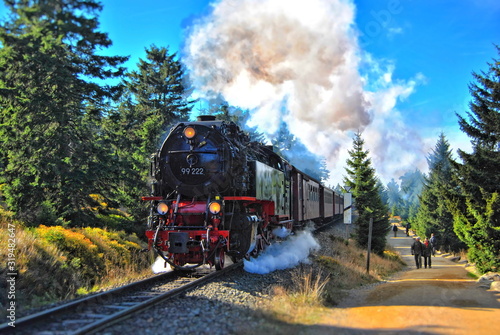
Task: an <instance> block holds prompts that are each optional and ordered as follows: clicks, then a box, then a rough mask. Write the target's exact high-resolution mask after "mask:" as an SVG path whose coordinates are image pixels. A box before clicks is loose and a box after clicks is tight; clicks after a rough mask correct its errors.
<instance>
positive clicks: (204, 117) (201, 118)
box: [196, 115, 215, 121]
mask: <svg viewBox="0 0 500 335" xmlns="http://www.w3.org/2000/svg"><path fill="white" fill-rule="evenodd" d="M196 120H197V121H215V116H213V115H200V116H198V117H197V118H196Z"/></svg>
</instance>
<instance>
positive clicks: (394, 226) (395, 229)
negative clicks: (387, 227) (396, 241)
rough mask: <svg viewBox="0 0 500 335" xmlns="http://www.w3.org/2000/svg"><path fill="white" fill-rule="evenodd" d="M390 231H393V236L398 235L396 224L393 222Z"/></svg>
mask: <svg viewBox="0 0 500 335" xmlns="http://www.w3.org/2000/svg"><path fill="white" fill-rule="evenodd" d="M392 231H393V232H394V237H396V236H397V235H398V226H396V225H395V224H394V225H392Z"/></svg>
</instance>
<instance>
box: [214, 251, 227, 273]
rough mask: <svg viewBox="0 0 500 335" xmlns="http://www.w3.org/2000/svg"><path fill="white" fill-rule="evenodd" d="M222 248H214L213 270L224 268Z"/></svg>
mask: <svg viewBox="0 0 500 335" xmlns="http://www.w3.org/2000/svg"><path fill="white" fill-rule="evenodd" d="M225 255H226V254H225V252H224V248H217V249H215V256H214V263H215V270H217V271H219V270H222V269H223V268H224V257H225Z"/></svg>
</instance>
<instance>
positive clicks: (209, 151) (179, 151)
mask: <svg viewBox="0 0 500 335" xmlns="http://www.w3.org/2000/svg"><path fill="white" fill-rule="evenodd" d="M191 152H193V150H175V151H174V150H172V151H168V153H169V154H185V153H191ZM196 153H197V154H218V150H196Z"/></svg>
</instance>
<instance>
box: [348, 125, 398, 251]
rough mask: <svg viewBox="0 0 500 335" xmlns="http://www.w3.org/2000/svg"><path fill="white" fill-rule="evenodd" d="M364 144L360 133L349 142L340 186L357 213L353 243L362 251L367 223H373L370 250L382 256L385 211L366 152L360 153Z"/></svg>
mask: <svg viewBox="0 0 500 335" xmlns="http://www.w3.org/2000/svg"><path fill="white" fill-rule="evenodd" d="M363 144H364V141H363V139H362V138H361V134H360V133H356V134H355V136H354V139H353V149H352V150H349V155H350V158H349V159H348V160H347V162H346V163H347V166H348V167H346V172H347V174H348V177H344V185H346V186H348V187H351V191H350V192H351V193H352V196H353V198H354V206H355V208H356V210H357V211H358V214H359V216H358V219H357V221H356V222H355V224H356V226H355V227H356V228H355V236H356V241H357V242H358V244H359V245H360V246H362V247H367V245H368V232H369V223H370V219H373V230H372V244H371V247H372V250H373V251H374V252H376V253H379V254H380V253H382V252H383V251H384V249H385V245H386V235H387V233H388V232H389V229H390V224H389V220H388V212H389V211H388V208H387V206H386V205H385V204H384V203H383V202H382V200H381V198H380V193H379V191H380V190H379V188H378V187H377V182H378V180H377V178H376V177H375V170H374V169H373V168H372V164H371V160H370V159H369V158H368V153H369V152H368V151H365V150H363Z"/></svg>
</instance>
